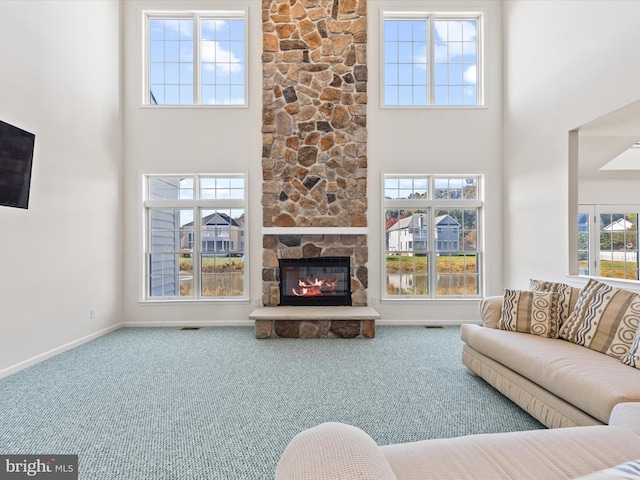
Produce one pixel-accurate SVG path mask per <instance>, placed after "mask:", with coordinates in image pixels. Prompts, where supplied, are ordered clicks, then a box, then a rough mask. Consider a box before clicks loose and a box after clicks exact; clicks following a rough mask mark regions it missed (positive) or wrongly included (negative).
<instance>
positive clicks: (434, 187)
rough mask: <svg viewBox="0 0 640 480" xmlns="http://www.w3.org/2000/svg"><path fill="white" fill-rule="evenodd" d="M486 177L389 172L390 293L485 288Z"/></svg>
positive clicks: (473, 293) (463, 292) (426, 294)
mask: <svg viewBox="0 0 640 480" xmlns="http://www.w3.org/2000/svg"><path fill="white" fill-rule="evenodd" d="M480 185H481V177H480V176H477V175H476V176H472V175H466V176H460V177H458V176H435V175H393V174H388V175H384V186H383V188H384V225H383V228H384V242H385V244H384V261H383V265H384V274H385V285H386V290H385V297H386V298H451V297H477V296H479V295H480V293H481V285H480V278H481V266H482V262H481V250H480V246H479V240H478V239H479V238H480V237H481V235H480V228H481V227H480V224H481V209H482V200H481V192H480Z"/></svg>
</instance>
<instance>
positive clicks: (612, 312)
mask: <svg viewBox="0 0 640 480" xmlns="http://www.w3.org/2000/svg"><path fill="white" fill-rule="evenodd" d="M638 323H640V295H637V294H635V293H633V292H630V291H628V290H622V289H618V288H614V287H612V286H610V285H606V284H604V283H601V282H598V281H596V280H593V279H591V280H589V282H588V283H587V285H586V286H585V287H584V288H583V289H582V291H581V292H580V296H579V297H578V301H577V303H576V307H575V309H574V310H573V313H572V314H571V315H570V316H569V319H568V320H567V321H566V322H565V324H564V326H563V327H562V330H561V332H560V337H561V338H564V339H565V340H569V341H570V342H573V343H575V344H577V345H582V346H584V347H587V348H590V349H591V350H595V351H597V352H601V353H604V354H606V355H610V356H612V357H615V358H618V359H621V358H622V357H623V356H625V355H627V354H628V353H629V349H630V348H631V343H632V342H633V340H634V337H635V334H636V330H637V329H638Z"/></svg>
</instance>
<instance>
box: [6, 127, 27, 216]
mask: <svg viewBox="0 0 640 480" xmlns="http://www.w3.org/2000/svg"><path fill="white" fill-rule="evenodd" d="M35 139H36V136H35V135H34V134H33V133H29V132H27V131H25V130H22V129H21V128H18V127H14V126H13V125H10V124H8V123H5V122H3V121H0V205H5V206H7V207H17V208H29V189H30V187H31V164H32V162H33V146H34V143H35Z"/></svg>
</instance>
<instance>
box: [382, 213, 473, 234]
mask: <svg viewBox="0 0 640 480" xmlns="http://www.w3.org/2000/svg"><path fill="white" fill-rule="evenodd" d="M426 217H427V214H426V213H414V214H413V215H410V216H408V217H405V218H401V219H400V220H398V221H397V222H396V223H394V224H393V225H391V226H390V227H389V228H388V229H387V230H388V231H391V230H404V229H405V228H409V226H415V224H416V223H417V222H419V221H420V220H419V219H420V218H426ZM435 220H436V222H435V223H436V226H438V225H456V226H458V227H459V226H460V223H458V222H457V221H456V219H455V218H453V217H452V216H451V215H449V214H447V215H440V216H438V217H436V218H435Z"/></svg>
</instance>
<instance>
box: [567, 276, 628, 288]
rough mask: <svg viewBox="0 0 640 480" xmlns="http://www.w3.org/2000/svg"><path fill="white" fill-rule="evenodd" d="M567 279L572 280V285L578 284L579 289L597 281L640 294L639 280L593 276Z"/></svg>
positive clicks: (569, 277)
mask: <svg viewBox="0 0 640 480" xmlns="http://www.w3.org/2000/svg"><path fill="white" fill-rule="evenodd" d="M566 278H568V279H569V280H570V282H571V283H573V284H577V285H574V286H577V287H579V288H582V287H584V286H585V285H586V284H587V282H588V281H589V280H591V279H593V280H597V281H598V282H602V283H606V284H608V285H611V286H614V287H617V288H623V289H625V290H632V291H634V292H640V281H639V280H626V279H624V278H611V277H596V276H591V275H566Z"/></svg>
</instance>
